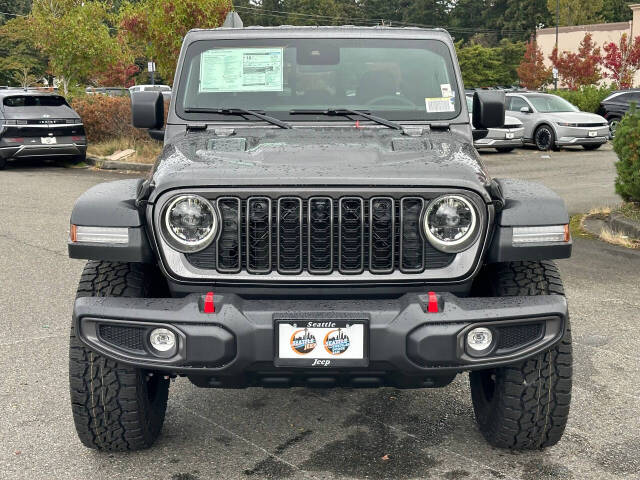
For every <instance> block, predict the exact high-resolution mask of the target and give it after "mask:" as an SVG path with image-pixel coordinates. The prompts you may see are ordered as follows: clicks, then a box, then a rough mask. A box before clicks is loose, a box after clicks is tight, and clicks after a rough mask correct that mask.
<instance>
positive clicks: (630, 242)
mask: <svg viewBox="0 0 640 480" xmlns="http://www.w3.org/2000/svg"><path fill="white" fill-rule="evenodd" d="M600 238H601V239H602V240H604V241H605V242H607V243H611V244H613V245H619V246H621V247H625V248H640V242H639V241H637V240H634V239H632V238H630V237H629V236H628V235H625V234H623V233H620V232H614V231H613V230H610V229H609V228H607V227H604V228H603V229H602V231H601V232H600Z"/></svg>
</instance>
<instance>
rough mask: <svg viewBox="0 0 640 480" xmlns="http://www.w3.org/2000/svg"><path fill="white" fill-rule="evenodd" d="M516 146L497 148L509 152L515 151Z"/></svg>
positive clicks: (502, 151) (499, 150) (501, 151)
mask: <svg viewBox="0 0 640 480" xmlns="http://www.w3.org/2000/svg"><path fill="white" fill-rule="evenodd" d="M514 148H515V147H497V148H496V150H497V151H498V152H500V153H509V152H513V150H514Z"/></svg>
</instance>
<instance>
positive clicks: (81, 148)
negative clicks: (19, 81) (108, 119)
mask: <svg viewBox="0 0 640 480" xmlns="http://www.w3.org/2000/svg"><path fill="white" fill-rule="evenodd" d="M86 152H87V137H86V136H85V131H84V125H83V124H82V120H81V119H80V116H79V115H78V114H77V113H76V112H75V111H74V110H73V109H72V108H71V107H70V106H69V104H68V103H67V101H66V100H65V99H64V97H62V96H60V95H55V94H50V93H42V92H34V91H28V92H27V91H23V90H0V169H3V168H4V167H5V166H6V165H7V161H8V160H19V159H21V158H24V157H67V158H69V159H71V160H72V161H73V162H81V161H84V159H85V158H86Z"/></svg>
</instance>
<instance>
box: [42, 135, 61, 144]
mask: <svg viewBox="0 0 640 480" xmlns="http://www.w3.org/2000/svg"><path fill="white" fill-rule="evenodd" d="M40 143H42V144H43V145H56V144H57V143H58V139H57V138H56V137H40Z"/></svg>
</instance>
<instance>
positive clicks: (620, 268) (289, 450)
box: [0, 147, 640, 480]
mask: <svg viewBox="0 0 640 480" xmlns="http://www.w3.org/2000/svg"><path fill="white" fill-rule="evenodd" d="M546 155H547V154H540V152H536V151H533V150H518V151H516V152H514V153H513V154H507V155H502V154H501V155H496V154H486V155H483V158H484V159H485V161H486V163H487V165H488V166H489V168H490V170H491V172H492V173H493V174H494V175H495V176H502V177H506V176H514V177H520V178H531V179H535V180H537V181H541V182H542V183H545V184H546V185H548V186H549V187H551V188H554V189H556V190H557V191H558V192H559V193H560V194H561V195H563V197H564V198H565V199H566V200H567V203H568V207H569V209H570V210H571V211H572V212H578V211H584V210H588V209H589V208H591V207H595V206H597V205H600V204H609V203H613V202H615V201H616V197H615V194H614V193H613V178H614V168H613V162H614V161H615V156H614V155H613V153H612V152H611V151H610V149H609V148H608V147H607V148H605V149H604V150H603V151H598V152H583V151H580V150H577V151H564V152H559V153H555V152H554V153H552V154H550V155H549V158H541V157H543V156H546ZM123 177H124V176H123V175H120V174H117V173H107V172H96V171H88V170H70V169H63V168H58V167H56V166H54V165H50V164H44V163H30V164H27V165H24V166H13V167H12V168H9V169H8V170H6V171H2V172H0V225H1V227H0V252H2V253H0V272H2V273H1V274H0V325H1V326H2V328H3V335H2V337H0V346H1V347H2V350H1V352H0V385H1V387H0V419H1V420H0V478H2V479H3V480H4V479H40V478H42V479H45V478H46V479H88V478H96V479H102V478H105V479H107V478H109V479H112V478H113V479H115V478H117V479H163V480H205V479H343V478H345V479H364V478H369V479H390V480H395V479H398V480H401V479H418V478H429V479H443V480H452V479H494V478H495V479H522V480H534V479H542V480H545V479H563V480H564V479H576V480H578V479H580V480H581V479H640V393H638V392H640V354H639V353H638V349H639V348H638V347H639V346H640V340H638V339H640V313H639V312H640V281H639V274H638V272H639V271H640V252H632V251H628V250H624V249H622V248H618V247H613V246H608V245H605V244H602V243H600V242H598V241H595V240H588V239H578V240H577V241H576V243H575V248H574V256H573V258H572V259H570V260H563V261H560V262H559V265H560V269H561V271H562V274H563V276H564V281H565V286H566V290H567V296H568V299H569V304H570V310H571V315H572V324H573V334H574V349H575V350H574V351H575V353H574V354H575V379H574V380H575V383H574V390H573V403H572V408H571V417H570V421H569V425H568V428H567V431H566V434H565V436H564V438H563V440H562V441H561V442H560V443H559V444H558V445H557V446H555V447H553V448H550V449H547V450H545V451H537V452H528V453H512V452H508V451H503V450H497V449H494V448H491V447H489V446H488V445H487V444H486V443H485V442H484V440H483V439H482V437H481V435H480V433H479V432H478V430H477V428H476V425H475V421H474V418H473V411H472V408H471V400H470V394H469V387H468V380H467V376H466V375H460V376H458V378H457V379H456V380H455V381H454V383H453V384H451V385H450V386H449V387H447V388H444V389H436V390H407V391H402V390H395V389H390V388H385V389H380V390H328V391H323V390H320V391H318V390H308V389H292V390H265V389H259V388H256V389H246V390H203V389H198V388H196V387H194V386H192V385H191V384H190V383H189V382H188V381H187V380H185V379H178V380H176V381H175V382H173V383H172V385H171V390H170V398H169V407H168V411H167V417H166V422H165V426H164V430H163V434H162V436H161V437H160V439H159V441H158V442H157V444H156V445H155V446H154V447H153V448H151V449H150V450H147V451H144V452H135V453H128V454H108V453H98V452H94V451H91V450H88V449H86V448H85V447H83V446H82V445H81V444H80V442H79V441H78V440H77V438H76V435H75V431H74V428H73V422H72V418H71V409H70V405H69V398H68V385H67V348H68V328H69V320H70V313H71V308H72V303H73V297H74V290H75V288H76V284H77V281H78V277H79V275H80V271H81V269H82V266H83V262H82V261H78V260H70V259H68V258H67V255H66V237H67V235H68V221H69V214H70V211H71V208H72V206H73V203H74V201H75V199H76V198H77V197H78V196H79V195H80V194H81V193H82V192H83V191H85V190H86V189H87V188H88V187H90V186H91V185H93V184H95V183H98V182H101V181H105V180H110V179H119V178H123Z"/></svg>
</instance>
